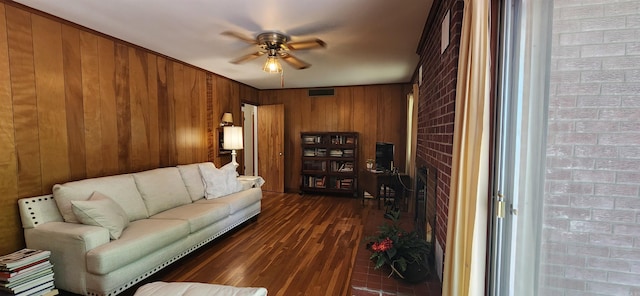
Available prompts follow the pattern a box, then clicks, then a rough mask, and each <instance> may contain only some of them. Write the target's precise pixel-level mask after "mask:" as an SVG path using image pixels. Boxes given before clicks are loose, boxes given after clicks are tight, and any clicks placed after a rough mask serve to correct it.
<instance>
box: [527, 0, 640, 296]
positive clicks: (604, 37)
mask: <svg viewBox="0 0 640 296" xmlns="http://www.w3.org/2000/svg"><path fill="white" fill-rule="evenodd" d="M553 14H554V16H553V35H552V38H553V41H552V59H551V88H550V106H549V114H548V116H549V130H548V132H549V133H548V140H547V141H548V145H547V162H546V165H547V171H546V172H547V173H546V186H545V191H546V194H545V199H544V216H543V217H544V218H543V219H544V221H543V223H544V224H543V246H542V250H543V258H544V259H543V262H542V269H541V271H542V272H541V278H540V287H541V288H540V289H541V290H540V293H539V295H578V294H579V295H640V1H637V0H636V1H628V0H627V1H604V0H603V1H594V0H555V1H554V11H553Z"/></svg>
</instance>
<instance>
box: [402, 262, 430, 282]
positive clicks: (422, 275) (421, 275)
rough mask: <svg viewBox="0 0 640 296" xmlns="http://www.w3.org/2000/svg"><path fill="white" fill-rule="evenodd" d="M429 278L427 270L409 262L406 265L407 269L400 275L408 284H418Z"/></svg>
mask: <svg viewBox="0 0 640 296" xmlns="http://www.w3.org/2000/svg"><path fill="white" fill-rule="evenodd" d="M428 276H429V268H427V267H425V266H423V265H422V264H420V263H418V262H411V263H409V264H407V269H406V270H405V271H404V272H403V273H402V276H401V278H402V280H404V281H406V282H408V283H412V284H415V283H420V282H423V281H424V280H426V279H427V277H428Z"/></svg>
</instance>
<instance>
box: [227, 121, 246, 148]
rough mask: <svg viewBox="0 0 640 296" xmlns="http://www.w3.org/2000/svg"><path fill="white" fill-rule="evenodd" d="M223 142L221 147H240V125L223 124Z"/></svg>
mask: <svg viewBox="0 0 640 296" xmlns="http://www.w3.org/2000/svg"><path fill="white" fill-rule="evenodd" d="M223 133H224V142H222V148H224V149H227V150H237V149H242V148H243V146H242V138H243V137H242V127H241V126H225V127H223Z"/></svg>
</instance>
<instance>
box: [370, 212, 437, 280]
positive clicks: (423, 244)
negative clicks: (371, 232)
mask: <svg viewBox="0 0 640 296" xmlns="http://www.w3.org/2000/svg"><path fill="white" fill-rule="evenodd" d="M399 217H400V211H393V212H391V215H390V218H391V221H392V223H385V224H383V225H381V226H379V228H378V232H377V235H375V236H370V237H368V238H367V240H368V242H367V249H369V250H370V251H371V257H370V259H371V260H373V262H374V263H375V266H374V269H378V268H380V267H382V266H384V265H388V266H389V267H390V268H391V274H390V276H391V275H396V276H398V277H400V278H401V279H404V280H406V281H408V282H413V283H415V282H420V281H423V280H425V279H426V277H427V276H428V275H429V267H428V265H427V257H428V255H429V253H430V252H431V246H430V244H429V243H427V241H426V240H424V239H422V238H420V237H419V236H418V233H416V232H415V231H405V230H403V229H402V228H401V227H400V223H399Z"/></svg>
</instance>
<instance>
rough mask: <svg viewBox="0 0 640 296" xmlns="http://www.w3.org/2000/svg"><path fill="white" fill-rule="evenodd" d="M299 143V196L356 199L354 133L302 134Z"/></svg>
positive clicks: (356, 148) (356, 162) (355, 136)
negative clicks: (315, 193) (300, 151)
mask: <svg viewBox="0 0 640 296" xmlns="http://www.w3.org/2000/svg"><path fill="white" fill-rule="evenodd" d="M300 143H301V149H302V153H301V155H302V161H301V163H302V166H301V172H300V193H305V192H322V193H324V194H326V193H329V194H331V193H334V194H351V195H353V196H357V188H358V186H357V185H358V184H357V179H358V178H357V176H358V133H357V132H303V133H300Z"/></svg>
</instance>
